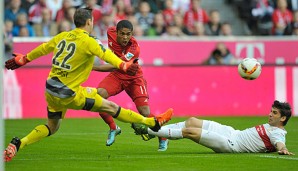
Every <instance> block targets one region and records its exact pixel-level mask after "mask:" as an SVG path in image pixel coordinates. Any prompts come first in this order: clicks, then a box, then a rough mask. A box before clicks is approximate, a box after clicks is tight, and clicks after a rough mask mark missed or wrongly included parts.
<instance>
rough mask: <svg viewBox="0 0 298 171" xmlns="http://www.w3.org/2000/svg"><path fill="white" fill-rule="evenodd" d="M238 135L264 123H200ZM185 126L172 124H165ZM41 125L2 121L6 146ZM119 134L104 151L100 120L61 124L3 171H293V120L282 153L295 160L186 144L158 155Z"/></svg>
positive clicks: (296, 143)
mask: <svg viewBox="0 0 298 171" xmlns="http://www.w3.org/2000/svg"><path fill="white" fill-rule="evenodd" d="M204 119H211V120H215V121H218V122H220V123H223V124H227V125H231V126H233V127H234V128H237V129H244V128H247V127H251V126H255V125H257V124H262V123H265V122H267V117H212V118H211V117H208V118H207V117H204ZM182 120H185V118H173V119H172V120H171V121H170V122H169V123H175V122H178V121H182ZM45 122H46V120H45V119H24V120H5V146H6V145H7V144H8V143H9V141H10V140H11V138H12V137H13V136H19V137H20V138H21V137H23V136H25V135H26V134H27V133H28V132H29V131H31V130H32V129H33V128H34V127H35V126H36V125H39V124H42V123H45ZM116 122H117V124H118V125H119V126H120V127H121V129H122V133H121V135H119V136H117V138H116V142H115V143H114V144H113V145H112V146H110V147H107V146H105V141H106V138H107V131H108V127H107V125H105V124H104V122H103V121H102V120H101V119H100V118H93V119H64V120H63V121H62V124H61V127H60V130H59V131H58V132H57V133H56V134H55V135H54V136H51V137H48V138H46V139H44V140H42V141H40V142H38V143H35V144H31V145H30V146H27V147H26V148H24V149H22V150H21V151H19V152H18V154H17V156H16V157H15V158H14V159H13V160H12V161H11V162H8V163H5V170H7V171H35V170H36V171H37V170H38V171H40V170H42V171H64V170H65V171H68V170H70V171H85V170H87V171H89V170H94V171H95V170H104V171H118V170H119V171H123V170H127V171H134V170H136V171H137V170H138V171H139V170H141V171H150V170H160V171H171V170H175V171H180V170H181V171H190V170H202V171H206V170H222V171H224V170H227V171H231V170H241V171H248V170H264V171H268V170H270V171H273V170H278V171H281V170H298V135H297V134H298V127H297V123H298V118H297V117H292V118H291V119H290V121H289V123H288V125H287V126H286V129H287V131H288V134H287V147H288V149H289V150H290V151H292V152H294V153H295V154H296V155H294V156H281V155H278V154H277V153H262V154H216V153H214V152H213V151H211V150H210V149H208V148H205V147H203V146H201V145H198V144H196V143H194V142H192V141H190V140H188V139H183V140H172V141H170V144H169V148H168V150H167V151H166V152H158V151H157V146H158V140H157V139H156V138H155V139H152V140H150V141H143V140H142V139H141V137H140V136H136V135H134V133H133V130H132V129H131V128H130V124H128V123H121V122H119V121H116Z"/></svg>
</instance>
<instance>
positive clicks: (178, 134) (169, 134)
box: [148, 127, 183, 140]
mask: <svg viewBox="0 0 298 171" xmlns="http://www.w3.org/2000/svg"><path fill="white" fill-rule="evenodd" d="M148 134H150V135H155V136H158V137H164V138H168V139H170V140H176V139H182V138H183V135H182V129H171V128H165V127H161V128H160V130H159V131H158V132H154V131H152V130H151V129H150V128H148Z"/></svg>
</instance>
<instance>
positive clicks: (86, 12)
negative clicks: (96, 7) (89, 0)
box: [73, 8, 92, 27]
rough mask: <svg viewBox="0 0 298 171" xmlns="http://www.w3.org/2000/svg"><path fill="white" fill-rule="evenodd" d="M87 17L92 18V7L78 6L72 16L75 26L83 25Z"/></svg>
mask: <svg viewBox="0 0 298 171" xmlns="http://www.w3.org/2000/svg"><path fill="white" fill-rule="evenodd" d="M88 19H92V9H89V8H78V9H77V10H76V12H75V13H74V16H73V20H74V24H75V25H76V27H82V26H85V25H86V21H87V20H88Z"/></svg>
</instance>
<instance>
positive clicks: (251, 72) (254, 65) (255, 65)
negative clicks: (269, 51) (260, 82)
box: [238, 58, 262, 80]
mask: <svg viewBox="0 0 298 171" xmlns="http://www.w3.org/2000/svg"><path fill="white" fill-rule="evenodd" d="M261 70H262V68H261V64H260V63H259V62H258V61H257V60H256V59H255V58H245V59H243V60H242V61H241V62H240V64H239V65H238V73H239V74H240V76H241V77H242V78H244V79H246V80H254V79H256V78H258V77H259V76H260V74H261Z"/></svg>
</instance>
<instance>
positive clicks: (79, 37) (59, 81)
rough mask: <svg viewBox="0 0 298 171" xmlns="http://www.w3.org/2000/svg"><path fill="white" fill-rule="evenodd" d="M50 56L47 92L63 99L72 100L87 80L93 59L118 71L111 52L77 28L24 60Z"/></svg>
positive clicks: (117, 62)
mask: <svg viewBox="0 0 298 171" xmlns="http://www.w3.org/2000/svg"><path fill="white" fill-rule="evenodd" d="M50 52H53V58H52V69H51V72H50V73H49V76H48V80H47V91H48V92H49V91H50V92H49V93H50V94H52V95H55V96H58V97H62V98H67V97H69V96H74V95H75V92H76V91H77V89H78V87H79V86H80V85H81V84H82V83H83V82H85V81H86V80H87V79H88V77H89V75H90V72H91V70H92V66H93V63H94V57H95V56H98V57H99V58H101V59H102V60H104V61H106V62H108V63H110V64H112V65H114V66H115V67H117V68H119V66H120V64H121V63H122V60H121V59H119V58H118V57H117V56H116V55H114V53H113V52H112V51H111V50H109V49H105V48H104V47H103V46H102V44H101V43H100V42H98V41H97V40H96V39H95V38H93V37H90V36H89V34H88V32H86V31H85V30H82V29H79V28H76V29H74V30H72V31H69V32H62V33H60V34H58V35H56V36H55V37H53V38H52V39H51V40H50V41H49V42H46V43H43V44H41V45H40V46H38V47H37V48H35V49H34V50H32V51H31V52H30V53H28V54H27V58H28V60H30V61H32V60H34V59H36V58H39V57H41V56H43V55H46V54H49V53H50Z"/></svg>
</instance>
